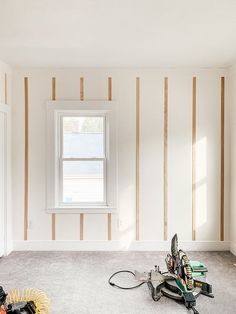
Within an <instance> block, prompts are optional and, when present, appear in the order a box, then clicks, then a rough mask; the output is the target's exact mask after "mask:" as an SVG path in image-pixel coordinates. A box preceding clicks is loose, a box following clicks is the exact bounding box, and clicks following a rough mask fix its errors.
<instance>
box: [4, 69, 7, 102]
mask: <svg viewBox="0 0 236 314" xmlns="http://www.w3.org/2000/svg"><path fill="white" fill-rule="evenodd" d="M4 81H5V104H6V105H7V73H5V78H4Z"/></svg>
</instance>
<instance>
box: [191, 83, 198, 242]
mask: <svg viewBox="0 0 236 314" xmlns="http://www.w3.org/2000/svg"><path fill="white" fill-rule="evenodd" d="M196 86H197V79H196V77H193V85H192V240H193V241H195V240H196V136H197V133H196V130H197V129H196V127H197V123H196V111H197V108H196V98H197V91H196Z"/></svg>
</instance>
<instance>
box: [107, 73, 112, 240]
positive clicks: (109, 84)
mask: <svg viewBox="0 0 236 314" xmlns="http://www.w3.org/2000/svg"><path fill="white" fill-rule="evenodd" d="M108 100H109V101H111V100H112V78H111V77H108ZM111 219H112V217H111V213H109V214H108V215H107V235H108V240H109V241H110V240H111V238H112V229H111V223H112V221H111Z"/></svg>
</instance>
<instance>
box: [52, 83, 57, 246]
mask: <svg viewBox="0 0 236 314" xmlns="http://www.w3.org/2000/svg"><path fill="white" fill-rule="evenodd" d="M52 100H56V78H55V77H53V78H52ZM52 240H56V214H52Z"/></svg>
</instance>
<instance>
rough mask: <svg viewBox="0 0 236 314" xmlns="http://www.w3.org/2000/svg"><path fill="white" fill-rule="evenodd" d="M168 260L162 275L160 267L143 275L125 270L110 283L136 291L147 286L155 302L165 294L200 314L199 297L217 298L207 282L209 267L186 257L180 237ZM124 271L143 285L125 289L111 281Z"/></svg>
mask: <svg viewBox="0 0 236 314" xmlns="http://www.w3.org/2000/svg"><path fill="white" fill-rule="evenodd" d="M165 261H166V266H167V270H168V271H167V272H161V271H160V268H159V266H155V269H154V270H151V271H150V272H144V273H140V272H138V271H135V272H132V271H127V270H124V271H119V272H116V273H114V274H113V275H112V276H111V277H110V278H109V281H108V282H109V284H110V285H111V286H114V287H117V288H120V289H134V288H137V287H140V286H141V285H142V284H144V283H147V285H148V287H149V289H150V292H151V296H152V299H153V300H154V301H158V300H159V299H160V298H161V296H162V295H164V296H166V297H168V298H171V299H174V300H176V301H181V302H183V303H184V305H185V306H186V308H187V309H189V310H192V311H193V313H195V314H198V313H199V312H198V311H197V310H196V309H195V306H196V298H197V297H198V296H199V295H200V294H204V295H206V296H208V297H211V298H214V295H213V294H212V286H211V285H210V284H209V283H207V282H206V273H207V268H206V266H205V265H204V264H203V263H201V262H198V261H190V260H189V258H188V256H187V254H186V253H185V252H184V251H182V250H181V249H180V250H179V249H178V237H177V234H175V235H174V237H173V238H172V241H171V254H168V255H167V257H166V259H165ZM122 272H127V273H131V274H133V275H134V276H135V279H136V280H137V281H139V282H140V283H139V284H138V285H136V286H133V287H127V288H126V287H121V286H118V285H117V284H115V283H114V282H111V279H112V278H113V277H114V276H115V275H117V274H118V273H122Z"/></svg>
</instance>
